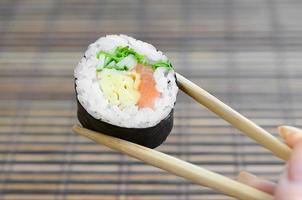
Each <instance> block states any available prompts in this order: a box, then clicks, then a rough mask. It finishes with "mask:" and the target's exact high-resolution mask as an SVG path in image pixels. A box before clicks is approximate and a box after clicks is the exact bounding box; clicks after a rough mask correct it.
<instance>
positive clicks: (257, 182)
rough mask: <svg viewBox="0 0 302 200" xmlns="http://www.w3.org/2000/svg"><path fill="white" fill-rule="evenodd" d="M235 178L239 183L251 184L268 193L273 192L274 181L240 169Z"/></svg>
mask: <svg viewBox="0 0 302 200" xmlns="http://www.w3.org/2000/svg"><path fill="white" fill-rule="evenodd" d="M236 179H237V180H238V181H239V182H241V183H244V184H246V185H249V186H252V187H254V188H257V189H259V190H262V191H264V192H267V193H269V194H273V193H274V190H275V187H276V184H275V183H273V182H271V181H268V180H265V179H262V178H259V177H257V176H255V175H253V174H251V173H248V172H245V171H241V172H240V173H239V175H238V176H237V178H236Z"/></svg>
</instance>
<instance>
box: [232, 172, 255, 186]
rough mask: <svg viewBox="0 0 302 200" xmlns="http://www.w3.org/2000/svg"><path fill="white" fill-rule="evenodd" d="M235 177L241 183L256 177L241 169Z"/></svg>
mask: <svg viewBox="0 0 302 200" xmlns="http://www.w3.org/2000/svg"><path fill="white" fill-rule="evenodd" d="M236 179H237V180H238V181H239V182H242V183H251V182H254V181H255V180H256V179H257V176H255V175H253V174H250V173H248V172H246V171H241V172H240V173H239V175H238V176H237V178H236Z"/></svg>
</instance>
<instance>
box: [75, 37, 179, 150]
mask: <svg viewBox="0 0 302 200" xmlns="http://www.w3.org/2000/svg"><path fill="white" fill-rule="evenodd" d="M74 77H75V91H76V99H77V106H78V110H77V116H78V119H79V121H80V123H81V124H82V126H83V127H85V128H88V129H91V130H95V131H98V132H101V133H104V134H107V135H110V136H114V137H117V138H121V139H124V140H128V141H130V142H133V143H137V144H140V145H143V146H146V147H149V148H155V147H157V146H159V145H160V144H162V143H163V142H164V141H165V140H166V138H167V136H168V135H169V134H170V132H171V130H172V127H173V111H174V105H175V102H176V96H177V92H178V87H177V84H176V76H175V72H174V69H173V67H172V64H171V62H170V61H169V60H168V58H167V57H166V56H165V55H163V53H162V52H161V51H158V50H156V48H155V47H154V46H152V45H151V44H148V43H145V42H142V41H140V40H136V39H134V38H132V37H129V36H126V35H108V36H106V37H101V38H99V39H98V40H97V41H96V42H94V43H92V44H91V45H89V47H88V49H87V51H86V52H85V54H84V56H83V58H82V59H81V61H80V62H79V64H78V65H77V67H76V68H75V70H74Z"/></svg>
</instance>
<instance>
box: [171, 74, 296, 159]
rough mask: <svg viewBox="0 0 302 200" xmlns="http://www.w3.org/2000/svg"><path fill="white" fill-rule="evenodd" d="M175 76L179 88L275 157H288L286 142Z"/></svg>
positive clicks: (179, 76)
mask: <svg viewBox="0 0 302 200" xmlns="http://www.w3.org/2000/svg"><path fill="white" fill-rule="evenodd" d="M176 77H177V84H178V86H179V88H180V89H181V90H182V91H183V92H185V93H186V94H187V95H189V96H191V97H192V98H193V99H195V100H196V101H197V102H199V103H200V104H202V105H204V106H205V107H207V108H208V109H209V110H211V111H212V112H214V113H216V114H217V115H218V116H220V117H222V118H223V119H224V120H226V121H227V122H229V123H230V124H232V125H233V126H234V127H236V128H237V129H238V130H240V131H242V132H243V133H245V134H246V135H247V136H248V137H250V138H252V139H254V140H255V141H257V142H258V143H259V144H261V145H262V146H263V147H265V148H267V149H268V150H270V151H271V152H272V153H273V154H275V155H276V156H277V157H279V158H281V159H283V160H288V159H289V157H290V154H291V151H292V150H291V149H290V148H289V147H288V146H287V145H286V144H284V143H283V142H281V141H279V140H278V139H277V138H276V137H274V136H273V135H271V134H270V133H268V132H267V131H265V130H264V129H263V128H261V127H259V126H258V125H256V124H255V123H254V122H252V121H251V120H249V119H247V118H246V117H244V116H243V115H241V114H240V113H238V112H237V111H235V110H233V109H232V108H231V107H229V106H228V105H226V104H224V103H223V102H221V101H220V100H219V99H217V98H216V97H214V96H213V95H211V94H209V93H208V92H207V91H205V90H204V89H202V88H200V87H199V86H197V85H196V84H194V83H193V82H191V81H190V80H188V79H186V78H185V77H183V76H182V75H180V74H176Z"/></svg>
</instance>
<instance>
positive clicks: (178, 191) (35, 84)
mask: <svg viewBox="0 0 302 200" xmlns="http://www.w3.org/2000/svg"><path fill="white" fill-rule="evenodd" d="M301 10H302V2H301V1H300V0H291V1H282V0H280V1H274V0H255V1H248V0H216V1H211V0H183V1H181V0H152V1H151V0H150V1H147V0H110V1H109V0H101V1H98V0H87V1H80V0H43V1H41V0H24V1H23V0H1V1H0V93H1V95H0V199H3V200H6V199H28V200H35V199H37V200H42V199H43V200H44V199H49V200H61V199H64V200H65V199H68V200H69V199H70V200H82V199H85V200H92V199H102V200H111V199H114V200H138V199H142V200H145V199H148V200H163V199H169V200H189V199H207V200H214V199H215V200H220V199H231V198H229V197H226V196H223V195H221V194H219V193H216V192H214V191H212V190H209V189H206V188H204V187H200V186H196V185H194V184H191V183H189V182H187V181H185V180H183V179H182V178H178V177H175V176H174V175H170V174H168V173H166V172H164V171H162V170H159V169H156V168H154V167H151V166H147V165H144V164H142V163H141V162H139V161H137V160H134V159H131V158H129V157H127V156H124V155H121V154H119V153H116V152H113V151H111V150H109V149H108V148H106V147H103V146H100V145H97V144H94V143H93V142H91V141H89V140H87V139H85V138H81V137H79V136H77V135H75V134H74V133H72V131H71V126H72V125H73V124H74V123H76V102H75V97H74V88H73V69H74V67H75V66H76V65H77V63H78V61H79V60H80V58H81V56H82V55H83V53H84V51H85V50H86V48H87V46H88V44H90V43H92V42H94V41H95V40H96V39H97V38H98V37H101V36H104V35H106V34H115V33H116V34H117V33H124V34H128V35H130V36H133V37H135V38H137V39H141V40H144V41H146V42H149V43H152V44H154V45H155V46H156V47H158V48H159V49H161V50H162V51H164V52H166V54H167V55H168V56H169V57H170V59H171V60H172V62H173V64H174V66H175V68H176V70H177V71H178V72H179V73H181V74H183V75H185V76H186V77H187V78H189V79H190V80H192V81H193V82H195V83H196V84H198V85H199V86H201V87H203V88H204V89H206V90H207V91H209V92H210V93H212V94H214V95H215V96H217V97H219V98H220V99H221V100H222V101H224V102H225V103H227V104H229V105H230V106H231V107H233V108H235V109H236V110H238V111H239V112H241V113H243V114H244V115H246V116H247V117H249V118H251V119H252V120H254V121H255V122H256V123H258V124H259V125H261V126H262V127H264V128H265V129H266V130H268V131H270V132H271V133H274V134H275V135H277V134H276V133H277V129H276V127H277V126H278V125H281V124H290V125H296V126H299V125H302V121H301V116H302V103H301V100H302V96H301V89H302V81H301V77H302V66H301V64H302V40H301V39H302V34H301V33H302V21H301ZM158 150H161V151H163V152H165V153H168V154H170V155H173V156H176V157H179V158H181V159H184V160H187V161H190V162H192V163H195V164H197V165H199V166H203V167H206V168H208V169H210V170H214V171H215V172H219V173H221V174H224V175H226V176H229V177H234V176H236V174H237V173H238V172H239V171H240V170H243V169H244V170H248V171H249V172H253V173H255V174H257V175H259V176H262V177H264V178H269V179H271V180H276V179H277V177H278V176H279V174H280V172H281V169H282V165H283V162H282V161H280V160H278V159H277V158H275V157H274V156H272V154H271V153H270V152H268V151H267V150H265V149H263V148H262V147H260V146H259V145H257V144H256V143H255V142H254V141H252V140H250V139H249V138H246V137H244V136H242V135H241V134H240V133H239V131H237V130H235V129H234V128H232V127H231V126H230V125H229V124H227V123H226V122H224V121H223V120H222V119H220V118H218V117H217V116H215V115H214V114H212V113H211V112H209V111H208V110H207V109H205V108H204V107H202V106H200V105H199V104H197V103H195V102H194V101H193V100H192V99H191V98H189V97H188V96H185V95H184V94H183V93H181V92H180V93H179V96H178V100H177V105H176V113H175V126H174V129H173V132H172V133H171V135H170V137H169V138H168V140H167V141H166V142H165V143H164V144H163V145H162V146H161V147H160V148H158Z"/></svg>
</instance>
